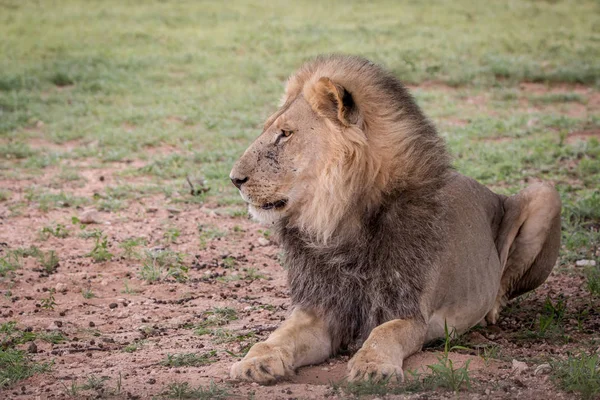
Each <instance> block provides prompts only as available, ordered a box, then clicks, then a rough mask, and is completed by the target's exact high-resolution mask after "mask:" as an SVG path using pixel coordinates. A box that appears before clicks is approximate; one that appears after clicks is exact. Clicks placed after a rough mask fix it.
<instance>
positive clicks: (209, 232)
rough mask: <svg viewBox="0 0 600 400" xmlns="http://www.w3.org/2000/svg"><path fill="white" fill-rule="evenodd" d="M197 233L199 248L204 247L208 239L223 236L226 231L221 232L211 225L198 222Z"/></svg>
mask: <svg viewBox="0 0 600 400" xmlns="http://www.w3.org/2000/svg"><path fill="white" fill-rule="evenodd" d="M198 233H199V234H200V237H199V239H200V248H201V249H205V248H206V246H207V245H208V242H209V241H210V240H214V239H217V238H220V237H224V236H225V235H226V234H227V232H223V231H221V230H219V229H217V228H214V227H212V226H207V225H202V224H198Z"/></svg>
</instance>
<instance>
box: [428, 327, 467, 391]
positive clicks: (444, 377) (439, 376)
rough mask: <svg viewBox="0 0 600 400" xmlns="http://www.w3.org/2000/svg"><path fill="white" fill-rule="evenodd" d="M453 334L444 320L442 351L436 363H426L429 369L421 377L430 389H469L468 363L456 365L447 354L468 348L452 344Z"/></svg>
mask: <svg viewBox="0 0 600 400" xmlns="http://www.w3.org/2000/svg"><path fill="white" fill-rule="evenodd" d="M454 336H455V335H454V334H453V333H450V332H449V331H448V325H447V324H446V322H445V321H444V352H443V353H442V355H441V356H440V357H438V362H437V363H436V364H432V365H428V366H427V368H428V369H429V370H430V371H431V373H430V374H429V375H427V376H426V377H425V378H424V379H423V385H424V386H425V387H428V388H430V389H437V388H440V387H441V388H446V389H450V390H452V391H453V392H455V393H458V392H459V391H460V390H463V389H466V390H470V389H471V378H470V375H469V363H470V362H471V360H467V361H466V362H465V363H464V365H463V366H462V367H458V368H457V367H456V366H455V365H454V362H453V361H452V360H451V359H450V357H449V355H450V352H451V351H454V350H469V349H468V348H466V347H464V346H459V345H455V346H452V344H451V342H452V338H453V337H454Z"/></svg>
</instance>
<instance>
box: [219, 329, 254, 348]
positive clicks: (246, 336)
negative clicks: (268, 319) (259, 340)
mask: <svg viewBox="0 0 600 400" xmlns="http://www.w3.org/2000/svg"><path fill="white" fill-rule="evenodd" d="M210 336H211V338H212V340H213V342H215V343H216V344H223V343H233V342H243V341H246V340H255V339H256V334H255V333H254V332H246V333H237V332H235V331H232V330H230V329H224V328H218V329H213V330H211V331H210Z"/></svg>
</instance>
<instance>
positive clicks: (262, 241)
mask: <svg viewBox="0 0 600 400" xmlns="http://www.w3.org/2000/svg"><path fill="white" fill-rule="evenodd" d="M269 244H271V242H270V241H269V240H268V239H265V238H262V237H261V238H258V245H259V246H268V245H269Z"/></svg>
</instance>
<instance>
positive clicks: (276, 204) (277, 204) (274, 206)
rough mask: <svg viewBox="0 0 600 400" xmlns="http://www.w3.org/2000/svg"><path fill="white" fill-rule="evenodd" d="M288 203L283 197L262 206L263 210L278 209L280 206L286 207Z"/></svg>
mask: <svg viewBox="0 0 600 400" xmlns="http://www.w3.org/2000/svg"><path fill="white" fill-rule="evenodd" d="M286 204H287V200H285V199H282V200H277V201H275V202H273V203H266V204H263V205H262V206H260V208H262V209H263V210H273V209H275V210H277V209H279V208H283V207H285V205H286Z"/></svg>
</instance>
